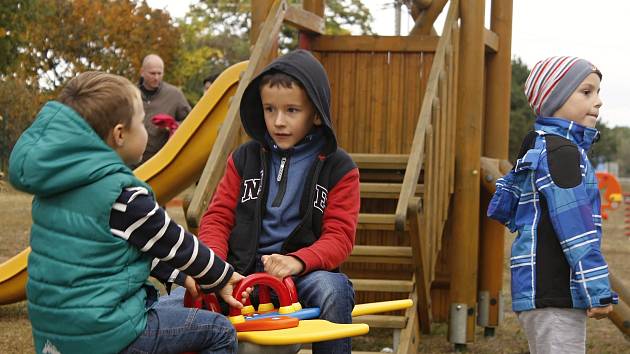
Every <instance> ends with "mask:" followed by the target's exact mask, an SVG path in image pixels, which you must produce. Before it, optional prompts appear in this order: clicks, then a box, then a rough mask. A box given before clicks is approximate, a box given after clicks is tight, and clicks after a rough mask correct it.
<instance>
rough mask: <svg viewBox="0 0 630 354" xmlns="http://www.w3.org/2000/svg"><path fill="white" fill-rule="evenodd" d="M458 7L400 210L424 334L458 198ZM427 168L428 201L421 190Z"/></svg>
mask: <svg viewBox="0 0 630 354" xmlns="http://www.w3.org/2000/svg"><path fill="white" fill-rule="evenodd" d="M458 6H459V4H458V1H457V0H454V1H452V2H451V4H450V7H449V11H448V15H447V18H446V22H445V24H444V29H443V31H442V36H441V38H440V41H439V42H438V46H437V50H436V53H435V56H434V58H433V63H432V66H431V71H430V74H429V79H428V83H427V87H426V90H425V94H424V97H423V101H422V107H421V111H420V117H419V119H418V123H417V125H416V130H415V133H414V139H413V143H412V146H411V152H410V154H409V160H408V162H407V168H406V170H405V176H404V179H403V184H402V188H401V191H400V195H399V199H398V204H397V208H396V224H395V227H396V229H397V230H398V231H403V230H405V226H407V225H408V228H409V230H410V232H409V237H410V243H411V247H412V256H413V267H414V274H415V280H416V288H415V292H416V298H417V302H418V316H419V322H420V328H421V330H422V332H423V333H429V331H430V326H431V322H432V320H431V297H430V296H431V294H430V290H431V283H432V282H433V280H434V278H435V264H436V261H437V257H438V253H439V251H440V248H441V245H442V231H443V228H444V224H445V221H446V218H447V215H448V207H449V200H450V195H451V194H452V193H453V182H454V168H455V126H456V117H457V116H456V110H457V107H456V104H457V93H456V88H457V82H456V81H457V48H458V39H459V38H458V32H457V28H458V27H457V26H458V25H457V19H458V13H459V12H458ZM423 167H424V177H423V179H424V181H423V182H424V191H425V192H424V195H423V198H422V199H419V198H417V197H415V188H414V187H415V186H416V184H417V183H418V179H419V177H420V172H421V170H422V169H423Z"/></svg>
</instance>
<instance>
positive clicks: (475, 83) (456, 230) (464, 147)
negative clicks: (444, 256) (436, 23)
mask: <svg viewBox="0 0 630 354" xmlns="http://www.w3.org/2000/svg"><path fill="white" fill-rule="evenodd" d="M484 9H485V7H484V0H464V1H461V2H460V14H461V33H460V52H459V73H460V77H459V89H458V95H459V96H458V98H457V102H458V110H457V111H458V113H457V133H456V142H457V147H456V150H455V153H456V154H455V194H454V198H453V201H454V204H453V213H452V214H451V218H452V219H453V223H452V225H453V235H452V240H453V245H452V246H453V247H452V252H451V253H450V254H449V256H448V258H449V263H450V268H451V287H450V313H449V318H450V319H451V320H450V321H449V340H450V341H451V342H452V343H454V344H455V345H456V346H465V345H466V343H468V342H472V341H473V340H474V331H475V316H476V312H477V311H476V308H477V261H478V255H477V252H478V249H479V189H480V183H479V170H480V156H481V125H482V116H483V98H484V97H483V80H484V74H483V73H484V41H483V34H484Z"/></svg>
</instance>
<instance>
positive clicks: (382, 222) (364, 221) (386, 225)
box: [357, 213, 396, 231]
mask: <svg viewBox="0 0 630 354" xmlns="http://www.w3.org/2000/svg"><path fill="white" fill-rule="evenodd" d="M395 222H396V214H373V213H369V214H368V213H359V223H358V225H357V229H359V230H385V231H394V230H395V225H394V223H395Z"/></svg>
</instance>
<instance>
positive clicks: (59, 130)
mask: <svg viewBox="0 0 630 354" xmlns="http://www.w3.org/2000/svg"><path fill="white" fill-rule="evenodd" d="M118 172H124V173H128V174H132V173H133V172H131V170H130V169H129V168H128V167H127V166H126V165H125V164H124V163H123V161H122V160H121V159H120V157H119V156H118V154H117V153H116V152H115V151H114V150H112V149H111V148H110V147H109V146H108V145H107V144H106V143H105V142H104V141H103V140H102V139H101V138H100V137H99V136H98V135H97V134H96V132H95V131H94V130H93V129H92V127H91V126H90V125H89V124H88V123H87V122H86V121H85V120H84V119H83V118H82V117H81V116H79V114H78V113H77V112H75V111H74V110H73V109H71V108H70V107H68V106H65V105H63V104H61V103H59V102H55V101H50V102H48V103H46V105H44V107H43V108H42V109H41V111H40V112H39V114H38V115H37V117H36V119H35V121H34V122H33V124H32V125H31V126H30V127H29V128H28V129H27V130H26V131H25V132H24V133H23V134H22V136H21V137H20V138H19V139H18V141H17V143H16V145H15V147H14V148H13V151H12V153H11V157H10V159H9V180H10V182H11V184H12V185H13V186H14V187H15V188H17V189H19V190H22V191H25V192H27V193H30V194H34V195H37V196H40V197H48V196H53V195H56V194H58V193H63V192H65V191H68V190H72V189H75V188H77V187H80V186H83V185H87V184H90V183H93V182H95V181H97V180H99V179H101V178H103V177H105V176H107V175H109V174H114V173H118Z"/></svg>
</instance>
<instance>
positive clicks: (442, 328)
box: [0, 179, 630, 354]
mask: <svg viewBox="0 0 630 354" xmlns="http://www.w3.org/2000/svg"><path fill="white" fill-rule="evenodd" d="M623 187H624V190H627V191H630V183H624V186H623ZM30 202H31V197H30V196H29V195H26V194H23V193H20V192H16V191H15V190H13V189H12V188H11V187H10V186H9V185H8V183H7V182H6V181H4V180H1V179H0V263H2V262H4V261H5V260H7V259H9V258H11V257H12V256H14V255H16V254H17V253H18V252H19V251H21V250H23V249H24V248H26V247H27V246H28V230H29V227H30V222H31V220H30ZM624 208H625V207H624V206H622V207H620V208H619V209H617V210H615V211H612V212H610V213H609V214H610V216H609V219H608V220H607V221H605V222H604V242H603V253H604V256H605V257H606V259H607V261H608V263H609V265H610V268H611V269H612V270H613V271H614V272H615V273H616V274H617V276H618V277H619V278H621V279H622V280H623V281H624V283H625V284H626V285H630V275H629V274H630V261H628V258H629V257H630V237H628V236H625V234H624V231H625V230H624V222H625V220H624V217H625V216H624V214H625V213H626V211H625V210H624ZM169 214H171V215H172V216H173V218H174V219H176V220H178V221H180V222H183V213H182V211H181V208H172V209H169ZM512 237H513V236H512V235H507V237H506V245H505V251H506V255H508V254H509V245H510V243H511V241H512ZM509 282H510V280H509V272H508V267H507V266H505V278H504V293H505V296H506V299H507V301H506V306H505V309H506V310H505V311H506V312H505V316H504V322H503V324H502V325H501V326H500V327H499V328H498V329H497V330H496V332H495V336H493V337H487V338H486V337H484V336H483V329H482V328H477V336H476V339H475V343H472V344H469V345H468V348H467V349H468V353H480V354H481V353H484V354H485V353H528V352H529V351H528V349H527V341H526V340H525V337H524V334H523V332H522V331H521V329H520V327H519V325H518V321H517V320H516V317H515V315H514V314H513V313H512V312H511V310H510V301H509ZM627 301H628V300H627ZM587 325H588V338H587V352H588V353H602V354H604V353H610V354H613V353H614V354H617V353H628V350H629V349H628V348H629V347H630V339H628V338H625V337H624V336H623V334H621V332H619V330H618V329H617V328H616V327H615V326H614V325H613V323H612V322H610V321H609V320H600V321H596V320H590V319H589V320H588V323H587ZM446 332H447V326H446V325H444V324H435V325H434V326H433V328H432V335H430V336H423V337H422V338H421V344H420V352H421V353H450V352H452V350H453V346H452V345H451V344H449V343H448V342H447V341H446ZM391 338H392V337H391V332H389V331H386V330H379V329H372V330H371V335H370V336H364V337H357V338H355V339H354V340H353V342H354V347H355V349H356V350H369V351H378V350H380V349H381V348H384V347H391V346H392V344H391ZM0 352H2V353H32V352H33V343H32V337H31V326H30V322H29V320H28V316H27V311H26V303H25V302H20V303H17V304H12V305H5V306H0Z"/></svg>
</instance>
